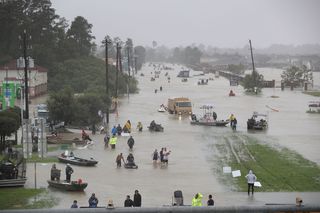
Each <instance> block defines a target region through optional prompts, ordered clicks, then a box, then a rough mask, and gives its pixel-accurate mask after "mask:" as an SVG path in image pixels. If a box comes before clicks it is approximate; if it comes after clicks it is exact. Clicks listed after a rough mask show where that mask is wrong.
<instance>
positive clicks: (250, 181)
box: [246, 170, 257, 195]
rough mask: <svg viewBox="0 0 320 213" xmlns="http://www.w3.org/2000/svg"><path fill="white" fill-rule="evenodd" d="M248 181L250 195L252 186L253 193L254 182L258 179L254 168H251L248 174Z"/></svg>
mask: <svg viewBox="0 0 320 213" xmlns="http://www.w3.org/2000/svg"><path fill="white" fill-rule="evenodd" d="M246 178H247V182H248V195H250V188H251V190H252V195H253V188H254V182H255V181H256V180H257V177H256V176H255V174H253V172H252V170H249V173H248V174H247V175H246Z"/></svg>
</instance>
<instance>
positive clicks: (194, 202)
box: [192, 193, 203, 206]
mask: <svg viewBox="0 0 320 213" xmlns="http://www.w3.org/2000/svg"><path fill="white" fill-rule="evenodd" d="M197 195H198V197H197V198H196V197H194V198H192V206H202V197H203V195H202V194H201V193H198V194H197Z"/></svg>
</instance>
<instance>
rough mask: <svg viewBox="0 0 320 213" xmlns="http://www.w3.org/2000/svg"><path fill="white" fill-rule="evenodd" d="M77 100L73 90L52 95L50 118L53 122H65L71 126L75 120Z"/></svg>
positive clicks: (50, 99) (68, 89)
mask: <svg viewBox="0 0 320 213" xmlns="http://www.w3.org/2000/svg"><path fill="white" fill-rule="evenodd" d="M74 105H75V100H74V97H73V91H72V89H71V88H65V89H63V90H61V91H60V92H56V93H52V94H51V95H50V98H49V100H48V109H49V118H50V120H51V121H53V122H55V123H56V122H58V121H64V122H65V124H70V123H71V122H72V121H73V119H74V116H75V114H74Z"/></svg>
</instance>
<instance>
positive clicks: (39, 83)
mask: <svg viewBox="0 0 320 213" xmlns="http://www.w3.org/2000/svg"><path fill="white" fill-rule="evenodd" d="M47 72H48V70H47V69H46V68H44V67H41V66H37V65H34V66H33V67H30V68H28V86H29V97H30V98H32V97H36V96H39V95H42V94H46V93H47V82H48V78H47ZM3 82H8V83H18V84H23V85H24V68H19V66H17V60H12V61H10V62H9V63H7V64H5V65H3V66H0V84H1V85H2V83H3Z"/></svg>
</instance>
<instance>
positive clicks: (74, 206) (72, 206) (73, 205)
mask: <svg viewBox="0 0 320 213" xmlns="http://www.w3.org/2000/svg"><path fill="white" fill-rule="evenodd" d="M71 208H72V209H76V208H78V201H77V200H74V201H73V203H72V205H71Z"/></svg>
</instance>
